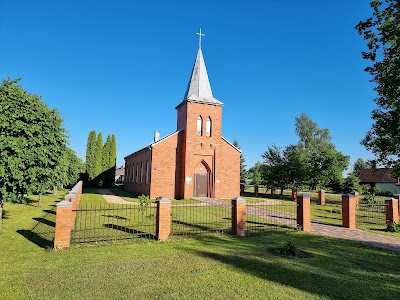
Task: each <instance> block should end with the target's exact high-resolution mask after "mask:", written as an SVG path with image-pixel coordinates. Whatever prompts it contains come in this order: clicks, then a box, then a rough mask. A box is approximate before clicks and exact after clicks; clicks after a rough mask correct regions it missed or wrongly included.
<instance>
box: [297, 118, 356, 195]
mask: <svg viewBox="0 0 400 300" xmlns="http://www.w3.org/2000/svg"><path fill="white" fill-rule="evenodd" d="M296 133H297V135H298V136H299V139H300V140H299V143H298V144H297V148H298V149H299V151H304V154H303V157H304V159H303V162H304V161H306V162H307V163H306V164H307V165H308V166H307V168H305V172H306V173H307V174H306V178H307V181H308V184H309V187H310V189H312V190H315V189H316V188H317V187H324V186H328V185H329V184H330V183H331V182H334V181H338V180H340V179H341V178H342V173H343V171H344V170H345V169H346V168H347V166H348V164H349V160H350V157H349V156H345V155H343V154H342V153H341V152H339V151H337V150H336V147H335V145H334V144H333V143H332V142H331V136H330V134H329V130H328V129H321V128H319V127H318V125H317V123H314V122H313V121H312V120H311V119H310V118H309V117H308V116H307V115H306V114H304V113H303V114H302V115H301V116H300V117H296Z"/></svg>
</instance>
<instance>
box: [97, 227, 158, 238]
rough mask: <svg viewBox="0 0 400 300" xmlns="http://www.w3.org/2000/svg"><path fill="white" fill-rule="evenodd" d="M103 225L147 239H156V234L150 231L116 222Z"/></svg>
mask: <svg viewBox="0 0 400 300" xmlns="http://www.w3.org/2000/svg"><path fill="white" fill-rule="evenodd" d="M103 227H106V228H110V229H115V230H119V231H122V232H124V233H128V234H131V235H134V236H136V237H138V238H146V239H151V240H154V239H156V237H155V235H154V234H152V233H148V232H145V231H141V230H137V229H133V228H129V227H126V226H121V225H116V224H103Z"/></svg>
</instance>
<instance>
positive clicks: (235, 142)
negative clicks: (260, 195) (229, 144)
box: [233, 140, 247, 183]
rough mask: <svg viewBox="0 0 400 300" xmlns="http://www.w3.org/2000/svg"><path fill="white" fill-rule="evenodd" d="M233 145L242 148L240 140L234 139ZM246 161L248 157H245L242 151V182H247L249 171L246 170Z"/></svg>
mask: <svg viewBox="0 0 400 300" xmlns="http://www.w3.org/2000/svg"><path fill="white" fill-rule="evenodd" d="M233 146H235V147H236V148H238V149H241V148H240V146H239V142H238V141H237V140H234V141H233ZM245 161H246V159H245V158H244V155H243V153H240V183H245V182H246V175H247V171H246V165H245V164H244V162H245Z"/></svg>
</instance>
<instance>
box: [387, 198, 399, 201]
mask: <svg viewBox="0 0 400 300" xmlns="http://www.w3.org/2000/svg"><path fill="white" fill-rule="evenodd" d="M385 201H397V199H395V198H386V199H385Z"/></svg>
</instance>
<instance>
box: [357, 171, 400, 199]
mask: <svg viewBox="0 0 400 300" xmlns="http://www.w3.org/2000/svg"><path fill="white" fill-rule="evenodd" d="M392 173H393V168H379V169H363V170H361V172H360V175H358V178H359V179H360V183H361V184H369V185H371V186H376V187H378V188H379V190H380V191H381V192H386V191H388V190H391V191H393V193H395V194H400V179H399V178H397V179H396V178H394V177H392Z"/></svg>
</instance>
